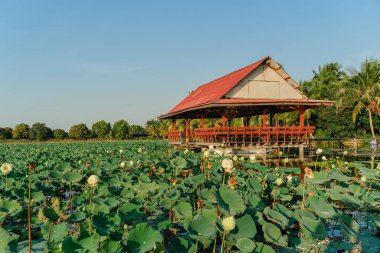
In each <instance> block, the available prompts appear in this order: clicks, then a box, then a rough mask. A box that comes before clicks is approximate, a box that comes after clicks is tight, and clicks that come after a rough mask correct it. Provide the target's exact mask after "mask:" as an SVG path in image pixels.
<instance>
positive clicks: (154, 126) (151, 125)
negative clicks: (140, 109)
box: [145, 119, 160, 138]
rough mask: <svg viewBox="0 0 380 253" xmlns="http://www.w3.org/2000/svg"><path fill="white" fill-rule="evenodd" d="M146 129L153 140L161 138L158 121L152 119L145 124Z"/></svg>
mask: <svg viewBox="0 0 380 253" xmlns="http://www.w3.org/2000/svg"><path fill="white" fill-rule="evenodd" d="M145 129H146V131H147V132H148V134H149V136H150V137H152V138H158V137H160V122H159V121H158V120H155V119H152V120H148V121H147V122H146V124H145Z"/></svg>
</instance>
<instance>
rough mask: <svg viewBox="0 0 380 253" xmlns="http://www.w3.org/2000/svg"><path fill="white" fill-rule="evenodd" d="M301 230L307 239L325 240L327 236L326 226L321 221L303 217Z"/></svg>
mask: <svg viewBox="0 0 380 253" xmlns="http://www.w3.org/2000/svg"><path fill="white" fill-rule="evenodd" d="M300 223H301V229H302V232H303V233H304V235H305V237H309V238H315V239H323V238H325V237H326V236H327V231H326V227H325V224H324V223H323V222H322V221H320V220H314V219H310V218H308V217H302V220H301V222H300Z"/></svg>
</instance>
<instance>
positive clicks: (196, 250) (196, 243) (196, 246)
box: [194, 240, 198, 253]
mask: <svg viewBox="0 0 380 253" xmlns="http://www.w3.org/2000/svg"><path fill="white" fill-rule="evenodd" d="M197 252H198V240H197V241H196V242H195V251H194V253H197Z"/></svg>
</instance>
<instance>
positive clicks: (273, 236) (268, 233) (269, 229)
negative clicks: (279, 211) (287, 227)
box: [262, 223, 288, 247]
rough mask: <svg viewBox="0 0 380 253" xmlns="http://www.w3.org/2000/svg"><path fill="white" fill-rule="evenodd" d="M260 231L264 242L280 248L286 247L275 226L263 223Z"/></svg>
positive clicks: (284, 240) (279, 231)
mask: <svg viewBox="0 0 380 253" xmlns="http://www.w3.org/2000/svg"><path fill="white" fill-rule="evenodd" d="M262 230H263V232H264V238H265V240H266V241H268V242H271V243H274V244H277V245H279V246H282V247H287V246H288V243H287V241H286V239H285V238H284V237H283V236H282V234H281V230H280V229H279V228H278V227H277V226H276V225H273V224H272V223H265V224H264V225H263V227H262Z"/></svg>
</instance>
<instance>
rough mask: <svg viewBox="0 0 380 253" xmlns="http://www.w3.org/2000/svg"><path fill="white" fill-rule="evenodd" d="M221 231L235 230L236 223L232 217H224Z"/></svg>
mask: <svg viewBox="0 0 380 253" xmlns="http://www.w3.org/2000/svg"><path fill="white" fill-rule="evenodd" d="M222 225H223V229H224V230H226V231H231V230H233V229H234V228H235V225H236V222H235V218H234V217H233V216H229V217H226V218H224V219H223V220H222Z"/></svg>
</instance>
